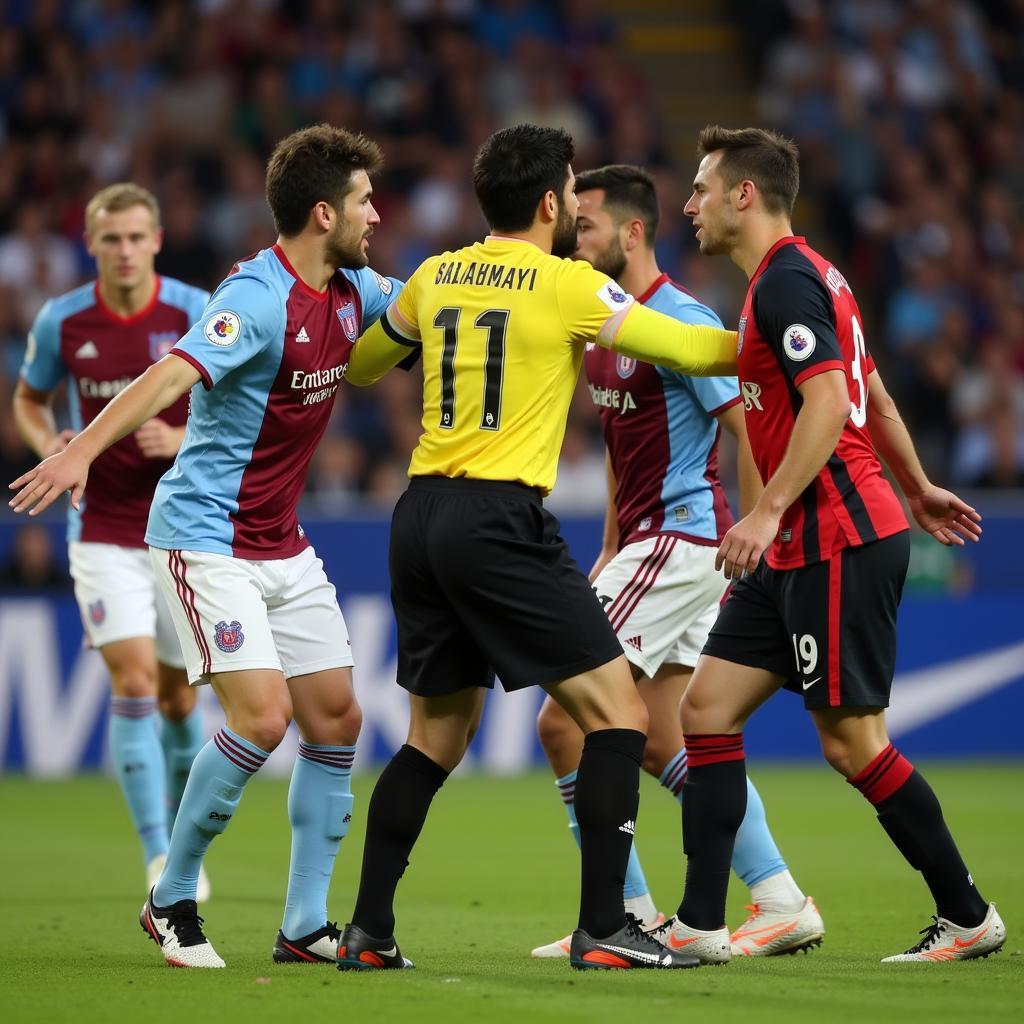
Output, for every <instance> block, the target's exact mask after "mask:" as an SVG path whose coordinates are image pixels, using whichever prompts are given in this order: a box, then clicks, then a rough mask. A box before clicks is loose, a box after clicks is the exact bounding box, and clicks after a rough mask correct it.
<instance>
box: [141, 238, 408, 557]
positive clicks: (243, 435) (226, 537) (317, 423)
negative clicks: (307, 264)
mask: <svg viewBox="0 0 1024 1024" xmlns="http://www.w3.org/2000/svg"><path fill="white" fill-rule="evenodd" d="M400 289H401V282H399V281H396V280H395V279H394V278H388V277H382V276H381V275H380V274H377V273H376V272H375V271H373V270H370V269H369V268H363V269H361V270H346V269H342V270H339V271H338V272H337V273H336V274H334V276H333V277H332V278H331V281H330V284H329V285H328V286H327V288H326V289H324V291H322V292H318V291H316V290H314V289H313V288H311V287H309V285H307V284H306V283H305V282H304V281H303V280H302V279H301V278H300V277H299V275H298V274H297V273H296V271H295V270H294V268H293V267H292V266H291V264H290V263H289V262H288V259H287V257H286V256H285V254H284V252H283V251H282V250H281V249H280V247H279V246H277V245H275V246H273V247H272V248H270V249H263V250H261V251H260V252H258V253H256V255H254V256H252V257H250V258H249V259H246V260H244V261H242V262H241V263H239V264H238V265H237V266H236V267H235V268H234V269H233V270H232V272H231V274H230V275H229V276H228V277H227V278H226V279H225V280H224V281H223V282H222V283H221V284H220V286H219V287H218V288H217V290H216V291H215V292H214V293H213V296H212V297H211V298H210V301H209V303H208V304H207V306H206V309H205V310H204V311H203V314H202V317H201V318H200V320H199V322H198V323H197V324H196V325H195V326H194V327H193V328H192V329H191V330H190V331H189V332H188V334H186V335H185V337H184V338H182V339H181V341H179V342H178V344H177V345H175V347H174V348H173V349H172V350H171V351H172V354H173V355H175V356H179V357H180V358H182V359H184V360H186V361H187V362H189V363H191V364H192V365H193V366H194V367H195V368H196V369H197V370H198V371H199V373H200V375H201V378H202V380H201V381H200V383H199V384H197V385H196V386H195V387H194V388H193V389H192V393H191V411H190V415H189V419H188V426H187V428H186V432H185V440H184V443H183V444H182V447H181V451H179V453H178V458H177V460H176V461H175V463H174V466H173V467H172V468H171V470H170V471H169V472H168V473H167V474H166V475H165V476H164V477H163V479H162V480H161V481H160V483H159V485H158V487H157V490H156V495H155V497H154V500H153V508H152V511H151V513H150V517H149V529H148V530H147V532H146V541H147V543H148V544H150V545H151V546H152V547H156V548H164V549H168V550H175V549H178V550H186V551H205V552H212V553H214V554H223V555H233V556H235V557H238V558H247V559H254V560H260V559H276V558H290V557H291V556H293V555H296V554H298V553H299V552H300V551H302V550H303V548H305V547H306V546H307V545H308V543H309V542H308V541H307V540H306V537H305V534H304V533H303V530H302V527H301V526H300V525H299V521H298V516H297V513H296V506H297V505H298V502H299V498H300V496H301V495H302V491H303V488H304V486H305V482H306V470H307V468H308V466H309V460H310V459H311V458H312V455H313V451H314V450H315V448H316V446H317V444H318V443H319V441H320V438H321V437H322V436H323V433H324V430H325V429H326V427H327V421H328V419H329V417H330V414H331V407H332V405H333V404H334V395H335V393H336V392H337V390H338V386H339V385H340V384H341V381H342V380H343V379H344V376H345V373H346V371H347V369H348V360H349V353H350V352H351V350H352V345H353V344H354V342H355V340H356V338H358V337H359V335H360V334H361V333H362V332H363V330H365V329H366V328H367V327H369V326H370V324H372V323H373V322H374V321H375V320H376V319H377V318H378V317H379V316H380V315H381V313H383V312H384V309H385V308H386V307H387V306H388V304H389V303H390V302H391V301H392V300H393V299H394V297H395V296H396V295H397V294H398V292H399V291H400Z"/></svg>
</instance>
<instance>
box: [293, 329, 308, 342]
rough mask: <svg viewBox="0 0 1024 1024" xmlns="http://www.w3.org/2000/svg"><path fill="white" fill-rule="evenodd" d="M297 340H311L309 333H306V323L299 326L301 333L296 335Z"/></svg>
mask: <svg viewBox="0 0 1024 1024" xmlns="http://www.w3.org/2000/svg"><path fill="white" fill-rule="evenodd" d="M295 340H296V341H297V342H300V343H301V342H308V341H309V335H308V334H307V333H306V327H305V325H303V326H302V327H300V328H299V333H298V334H296V335H295Z"/></svg>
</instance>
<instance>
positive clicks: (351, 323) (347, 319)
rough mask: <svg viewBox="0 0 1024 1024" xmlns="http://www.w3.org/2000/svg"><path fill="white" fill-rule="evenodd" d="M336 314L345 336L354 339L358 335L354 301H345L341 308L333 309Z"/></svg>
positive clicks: (350, 339)
mask: <svg viewBox="0 0 1024 1024" xmlns="http://www.w3.org/2000/svg"><path fill="white" fill-rule="evenodd" d="M334 312H335V313H337V314H338V319H339V320H340V321H341V329H342V330H343V331H344V332H345V337H346V338H348V340H349V341H355V340H356V338H358V337H359V320H358V318H357V317H356V307H355V303H354V302H346V303H345V305H344V306H342V307H341V309H336V310H335V311H334Z"/></svg>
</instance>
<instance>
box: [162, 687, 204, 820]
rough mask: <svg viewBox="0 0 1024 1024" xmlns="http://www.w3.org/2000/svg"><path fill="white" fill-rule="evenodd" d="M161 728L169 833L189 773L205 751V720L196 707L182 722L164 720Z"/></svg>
mask: <svg viewBox="0 0 1024 1024" xmlns="http://www.w3.org/2000/svg"><path fill="white" fill-rule="evenodd" d="M161 725H162V728H161V730H160V745H161V746H162V747H163V748H164V764H165V765H166V767H167V831H168V832H170V830H171V829H172V828H173V827H174V816H175V815H176V814H177V813H178V805H179V804H180V803H181V795H182V793H184V792H185V783H186V782H188V772H189V769H190V768H191V767H192V762H193V761H194V760H195V757H196V754H198V753H199V751H200V750H201V749H202V747H203V716H202V715H201V714H200V713H199V708H198V707H195V708H193V709H192V710H191V712H189V714H187V715H186V716H185V717H184V718H183V719H182V720H181V721H180V722H172V721H171V720H170V719H169V718H162V719H161Z"/></svg>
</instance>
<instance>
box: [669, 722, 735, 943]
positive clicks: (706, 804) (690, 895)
mask: <svg viewBox="0 0 1024 1024" xmlns="http://www.w3.org/2000/svg"><path fill="white" fill-rule="evenodd" d="M686 756H687V759H688V763H689V770H688V772H687V776H686V782H685V783H683V851H684V852H685V853H686V889H685V890H684V892H683V901H682V903H680V904H679V909H678V910H677V911H676V913H677V914H678V916H679V919H680V920H681V921H682V922H683V923H684V924H687V925H689V926H690V927H691V928H696V929H697V930H698V931H702V932H710V931H714V930H715V929H717V928H721V927H722V925H723V924H724V923H725V897H726V894H727V893H728V891H729V871H730V865H731V863H732V848H733V846H734V844H735V842H736V832H737V830H738V829H739V827H740V822H742V821H743V815H744V814H746V811H747V762H746V760H745V758H744V754H743V734H742V733H737V734H735V735H731V734H706V735H697V736H686Z"/></svg>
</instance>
